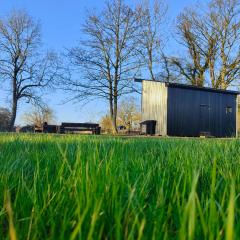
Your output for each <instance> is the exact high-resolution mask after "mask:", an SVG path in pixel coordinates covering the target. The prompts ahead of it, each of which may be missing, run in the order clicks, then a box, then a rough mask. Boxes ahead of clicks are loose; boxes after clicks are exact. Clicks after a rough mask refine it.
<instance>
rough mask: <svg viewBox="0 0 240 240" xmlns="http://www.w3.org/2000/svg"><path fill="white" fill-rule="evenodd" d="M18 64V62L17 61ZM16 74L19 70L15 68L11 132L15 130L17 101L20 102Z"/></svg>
mask: <svg viewBox="0 0 240 240" xmlns="http://www.w3.org/2000/svg"><path fill="white" fill-rule="evenodd" d="M15 65H16V62H15ZM16 76H17V71H16V69H15V70H14V77H13V79H12V88H13V91H12V112H11V119H10V123H9V129H8V130H9V132H13V131H14V124H15V120H16V115H17V102H18V98H17V84H16V82H17V81H16Z"/></svg>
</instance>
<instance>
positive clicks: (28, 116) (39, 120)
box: [23, 106, 55, 128]
mask: <svg viewBox="0 0 240 240" xmlns="http://www.w3.org/2000/svg"><path fill="white" fill-rule="evenodd" d="M23 120H24V121H25V122H26V123H27V124H29V125H34V126H37V127H39V128H40V127H41V126H42V124H43V123H44V122H48V123H49V122H51V121H54V120H55V115H54V112H53V110H52V109H51V108H50V107H48V106H44V107H42V106H36V107H35V108H34V109H33V110H32V111H31V112H27V113H25V114H24V115H23Z"/></svg>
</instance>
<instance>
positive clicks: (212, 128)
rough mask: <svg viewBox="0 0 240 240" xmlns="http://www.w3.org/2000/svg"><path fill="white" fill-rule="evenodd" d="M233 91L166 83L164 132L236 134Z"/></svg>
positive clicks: (184, 134) (194, 134) (196, 134)
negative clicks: (166, 99)
mask: <svg viewBox="0 0 240 240" xmlns="http://www.w3.org/2000/svg"><path fill="white" fill-rule="evenodd" d="M236 98H237V95H236V94H230V93H224V92H213V91H206V90H199V89H187V88H179V87H172V86H168V104H167V134H168V135H169V136H190V137H191V136H192V137H196V136H199V135H200V133H201V132H209V133H210V135H212V136H216V137H232V136H235V135H236Z"/></svg>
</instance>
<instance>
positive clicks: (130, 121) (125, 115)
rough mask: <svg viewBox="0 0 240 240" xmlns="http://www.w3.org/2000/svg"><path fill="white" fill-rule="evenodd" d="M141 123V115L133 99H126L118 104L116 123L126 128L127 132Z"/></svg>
mask: <svg viewBox="0 0 240 240" xmlns="http://www.w3.org/2000/svg"><path fill="white" fill-rule="evenodd" d="M140 121H141V113H140V109H139V106H138V105H137V104H136V100H135V98H133V97H128V98H126V99H124V100H122V101H121V102H120V104H119V110H118V122H119V124H121V125H123V126H125V127H126V129H127V130H128V131H131V130H132V129H133V128H136V127H137V126H139V124H140Z"/></svg>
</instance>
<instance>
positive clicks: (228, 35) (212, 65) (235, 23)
mask: <svg viewBox="0 0 240 240" xmlns="http://www.w3.org/2000/svg"><path fill="white" fill-rule="evenodd" d="M209 8H210V13H211V14H210V16H211V26H212V28H213V29H214V31H215V33H216V36H217V41H216V51H215V52H214V53H215V54H212V55H211V58H210V61H209V72H210V78H211V84H212V86H213V87H215V88H221V89H226V88H227V87H228V86H229V85H230V84H234V83H236V84H239V78H240V1H239V0H213V1H212V2H211V4H210V6H209Z"/></svg>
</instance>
